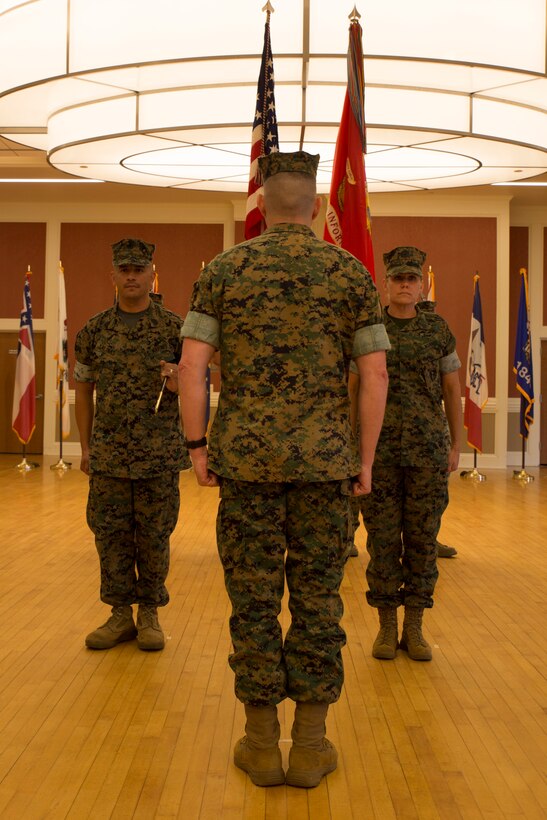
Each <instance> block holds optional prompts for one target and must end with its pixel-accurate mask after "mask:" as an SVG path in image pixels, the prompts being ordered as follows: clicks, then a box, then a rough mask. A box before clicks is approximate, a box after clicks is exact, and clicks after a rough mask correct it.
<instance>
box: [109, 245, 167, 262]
mask: <svg viewBox="0 0 547 820" xmlns="http://www.w3.org/2000/svg"><path fill="white" fill-rule="evenodd" d="M155 250H156V246H155V245H150V244H149V243H148V242H144V241H143V240H142V239H120V241H119V242H115V243H114V244H113V245H112V264H113V265H116V266H119V265H142V266H143V267H144V266H146V265H149V264H150V263H151V262H152V255H153V253H154V251H155Z"/></svg>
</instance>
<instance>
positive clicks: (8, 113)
mask: <svg viewBox="0 0 547 820" xmlns="http://www.w3.org/2000/svg"><path fill="white" fill-rule="evenodd" d="M263 3H264V0H258V2H257V0H232V2H231V3H226V2H225V0H222V2H221V1H220V0H209V2H208V4H207V9H206V12H204V13H200V10H199V9H197V8H196V6H195V4H194V3H193V2H188V1H187V0H155V2H154V3H150V2H148V0H108V2H107V0H94V2H93V3H89V0H17V1H16V0H0V176H1V177H3V178H6V177H7V178H10V177H11V178H13V177H25V176H26V177H44V176H45V177H48V178H57V179H61V178H69V177H75V176H77V177H80V178H88V179H102V180H108V181H110V182H115V183H118V184H121V185H122V186H123V187H125V186H126V185H130V186H134V185H141V186H147V187H151V188H162V189H175V190H178V191H181V192H182V191H184V192H185V193H187V194H188V195H190V196H191V195H192V193H194V194H197V193H198V192H199V193H200V195H202V194H204V193H205V192H220V193H222V194H223V195H224V196H226V194H230V195H231V196H235V197H239V196H241V197H244V196H245V192H246V190H247V184H248V173H249V170H248V169H249V154H250V142H251V124H252V118H253V115H254V101H255V95H256V83H257V79H258V72H259V68H260V55H261V52H262V45H263V39H264V23H265V20H266V14H265V13H263V11H262V10H261V7H262V5H263ZM273 5H274V8H275V10H274V12H273V14H272V15H271V42H272V51H273V57H274V68H275V97H276V110H277V117H278V124H279V139H280V148H281V150H296V149H298V148H299V147H302V148H304V149H305V150H308V151H310V152H312V153H319V154H320V155H321V162H320V166H319V172H318V187H319V190H320V191H324V192H326V191H328V189H329V185H330V175H331V169H332V159H333V155H334V143H335V140H336V136H337V132H338V125H339V120H340V115H341V111H342V104H343V98H344V94H345V90H346V83H347V66H346V52H347V48H348V26H349V21H348V16H349V15H350V12H351V7H348V8H346V7H343V5H342V4H340V3H336V4H333V3H332V2H330V1H329V0H277V1H276V0H274V2H273ZM348 6H350V4H348ZM360 11H361V13H362V17H361V23H362V25H363V29H364V36H363V48H364V53H365V82H366V90H365V115H366V119H367V141H368V152H367V157H366V168H367V177H368V182H369V189H370V191H371V193H372V194H373V195H374V194H375V193H390V192H403V191H428V190H429V191H430V190H438V191H442V190H445V189H447V188H449V189H451V192H452V193H454V194H456V190H457V189H463V188H465V189H466V190H467V191H468V192H469V186H472V187H473V190H477V191H485V192H488V193H490V194H492V193H493V192H498V193H499V192H500V191H504V192H506V193H509V192H510V194H511V195H512V196H513V197H514V201H517V200H518V201H519V203H522V204H545V201H546V192H545V189H541V188H539V189H534V188H529V187H521V186H519V187H515V188H492V187H490V186H491V184H492V183H494V182H504V181H521V180H529V181H534V182H537V181H540V180H547V73H546V71H547V55H546V48H547V38H546V3H545V0H526V3H525V4H523V3H522V1H521V0H496V2H495V3H494V2H493V0H459V1H458V2H457V3H456V2H453V1H452V0H444V2H443V3H439V2H438V0H417V2H416V3H414V4H408V3H407V2H403V0H390V2H384V3H381V4H380V3H376V4H372V3H370V2H369V3H364V2H362V7H361V8H360ZM523 11H525V13H523ZM9 187H10V188H12V187H13V186H12V185H10V186H9ZM85 187H87V186H85ZM98 187H99V186H98ZM100 188H101V190H102V192H103V194H104V192H105V186H100Z"/></svg>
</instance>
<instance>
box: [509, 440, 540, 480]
mask: <svg viewBox="0 0 547 820" xmlns="http://www.w3.org/2000/svg"><path fill="white" fill-rule="evenodd" d="M521 464H522V467H521V469H520V470H513V479H514V480H515V481H522V482H523V483H524V484H530V482H531V481H534V480H535V476H533V475H530V473H527V472H526V439H524V438H523V439H522V462H521Z"/></svg>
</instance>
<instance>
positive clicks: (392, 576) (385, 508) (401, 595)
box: [360, 463, 448, 608]
mask: <svg viewBox="0 0 547 820" xmlns="http://www.w3.org/2000/svg"><path fill="white" fill-rule="evenodd" d="M447 504H448V473H447V471H446V465H444V464H434V463H430V464H428V465H424V466H420V467H399V466H397V465H395V466H391V465H390V466H385V465H376V464H375V465H374V467H373V470H372V492H371V493H370V495H367V496H363V497H362V498H361V499H360V506H361V513H362V516H363V521H364V523H365V527H366V529H367V533H368V538H367V550H368V552H369V554H370V561H369V564H368V567H367V571H366V574H367V581H368V586H369V589H368V591H367V601H368V603H369V604H370V605H371V606H374V607H397V606H400V605H404V604H406V605H408V606H415V607H422V608H430V607H432V606H433V590H434V589H435V584H436V583H437V578H438V577H439V573H438V570H437V560H436V558H437V552H436V540H437V533H438V532H439V528H440V525H441V516H442V514H443V512H444V510H445V509H446V507H447ZM403 543H404V550H403Z"/></svg>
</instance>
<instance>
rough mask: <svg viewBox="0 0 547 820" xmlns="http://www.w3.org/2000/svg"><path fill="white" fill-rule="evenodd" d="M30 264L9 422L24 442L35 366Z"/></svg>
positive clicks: (32, 417) (32, 411)
mask: <svg viewBox="0 0 547 820" xmlns="http://www.w3.org/2000/svg"><path fill="white" fill-rule="evenodd" d="M29 277H30V268H29V271H28V273H27V275H26V277H25V287H24V289H23V309H22V311H21V321H20V325H19V344H18V346H17V363H16V365H15V389H14V391H13V410H12V417H11V419H12V420H11V426H12V429H13V432H14V433H15V434H16V436H17V438H18V439H19V441H20V442H21V444H28V443H29V441H30V439H31V438H32V434H33V433H34V427H35V424H36V367H35V362H34V333H33V329H32V303H31V299H30V278H29Z"/></svg>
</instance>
